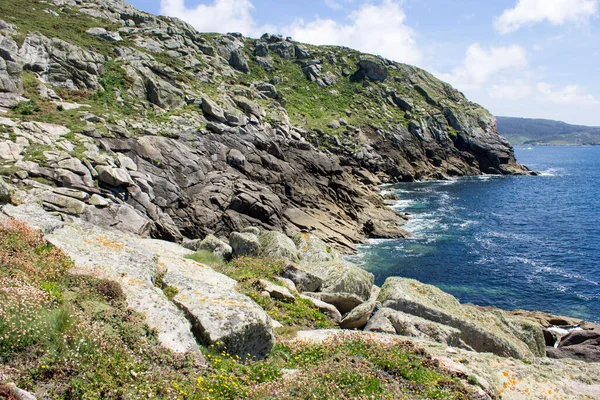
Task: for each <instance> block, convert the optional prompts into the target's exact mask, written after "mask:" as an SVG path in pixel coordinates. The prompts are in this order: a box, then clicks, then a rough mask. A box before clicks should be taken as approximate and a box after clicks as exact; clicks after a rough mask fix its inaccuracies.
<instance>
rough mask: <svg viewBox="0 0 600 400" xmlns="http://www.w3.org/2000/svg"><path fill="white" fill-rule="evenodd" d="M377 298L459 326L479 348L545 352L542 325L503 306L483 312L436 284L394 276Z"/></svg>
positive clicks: (524, 354)
mask: <svg viewBox="0 0 600 400" xmlns="http://www.w3.org/2000/svg"><path fill="white" fill-rule="evenodd" d="M377 300H378V301H379V302H380V303H381V304H382V305H383V306H384V307H388V308H391V309H394V310H397V311H402V312H404V313H407V314H410V315H415V316H418V317H421V318H425V319H427V320H430V321H433V322H437V323H441V324H443V325H447V326H450V327H453V328H456V329H458V330H459V331H460V332H461V339H462V340H463V341H464V342H465V343H466V344H467V345H468V346H470V347H472V348H473V349H474V350H476V351H479V352H491V353H494V354H497V355H500V356H503V357H514V358H519V359H531V358H533V357H543V356H545V355H546V349H545V340H544V335H543V333H542V329H541V327H540V326H539V325H537V324H534V323H532V322H529V321H526V320H523V319H520V318H515V317H509V316H508V315H507V314H506V313H505V312H503V311H501V310H494V311H488V312H484V311H481V310H479V309H477V308H476V307H473V306H466V305H462V304H460V303H459V302H458V300H457V299H456V298H454V297H453V296H451V295H449V294H447V293H444V292H443V291H441V290H440V289H438V288H436V287H435V286H431V285H426V284H423V283H421V282H418V281H416V280H413V279H405V278H396V277H392V278H388V279H387V280H386V281H385V283H384V285H383V287H382V288H381V292H380V294H379V296H378V298H377Z"/></svg>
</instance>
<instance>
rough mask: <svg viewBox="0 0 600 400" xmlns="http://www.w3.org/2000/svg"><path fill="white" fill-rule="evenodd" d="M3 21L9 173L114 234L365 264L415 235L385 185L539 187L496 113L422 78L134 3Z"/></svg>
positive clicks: (9, 12)
mask: <svg viewBox="0 0 600 400" xmlns="http://www.w3.org/2000/svg"><path fill="white" fill-rule="evenodd" d="M0 15H2V18H3V21H0V111H2V112H4V116H3V117H2V118H0V138H1V141H0V150H1V151H0V161H1V162H2V164H1V165H0V172H1V173H2V174H3V175H5V176H8V177H10V178H11V179H13V181H14V183H17V184H19V185H21V186H22V187H26V188H28V189H31V190H29V192H28V193H29V194H28V196H32V197H33V198H35V199H37V200H41V201H42V202H43V205H44V206H45V207H46V208H48V209H52V210H57V211H61V212H66V213H69V214H74V215H78V216H81V217H82V218H84V219H86V220H88V221H92V222H94V223H97V224H100V225H110V226H113V227H117V228H119V229H122V230H126V231H132V232H134V233H137V234H142V235H148V234H149V235H152V236H154V237H160V238H165V239H169V240H181V238H182V236H187V237H192V238H193V237H204V236H205V235H206V234H208V233H217V234H225V233H228V232H231V231H233V230H239V229H241V228H243V227H244V226H247V225H258V226H263V227H265V228H268V229H276V230H282V231H284V232H286V233H287V234H288V235H294V234H295V233H297V232H299V231H305V230H313V231H314V232H315V233H316V234H317V235H319V236H320V237H322V238H324V239H325V240H326V241H328V242H330V243H333V244H334V245H336V246H338V247H340V248H345V249H352V248H353V243H355V242H357V241H359V240H361V238H363V237H364V236H372V237H398V236H402V235H403V234H404V232H403V231H402V230H401V229H400V228H399V226H401V225H402V223H403V222H404V221H403V220H402V218H401V217H399V216H397V215H395V214H394V213H393V212H391V211H390V210H389V209H387V208H386V207H385V206H384V203H383V199H382V198H381V196H380V195H379V194H378V193H377V187H376V185H378V184H381V183H388V182H398V181H412V180H415V179H445V178H447V177H453V176H461V175H474V174H480V173H491V174H522V173H528V170H527V169H526V168H524V167H522V166H521V165H519V164H518V163H517V162H516V161H515V159H514V154H513V150H512V147H511V146H510V144H509V143H508V142H507V141H506V140H504V139H503V138H501V137H500V136H498V134H497V132H496V124H495V119H494V117H493V116H492V115H490V114H489V113H488V112H487V111H486V110H485V109H483V108H481V107H480V106H478V105H476V104H474V103H471V102H469V101H468V100H467V99H466V98H465V97H464V96H463V95H462V94H461V93H460V92H458V91H456V90H455V89H453V88H452V87H450V86H449V85H448V84H445V83H443V82H441V81H439V80H437V79H435V78H434V77H433V76H431V75H430V74H428V73H427V72H425V71H423V70H420V69H418V68H415V67H412V66H408V65H404V64H399V63H394V62H391V61H389V60H385V59H381V58H378V57H373V56H369V55H364V54H360V53H358V52H356V51H354V50H351V49H347V48H341V47H325V46H320V47H317V46H309V45H302V44H300V43H296V42H293V41H291V40H288V39H283V38H281V37H279V36H273V35H268V34H265V35H264V36H263V37H261V38H260V39H258V40H255V39H248V38H244V37H243V36H241V35H239V34H229V35H217V34H202V33H199V32H197V31H195V30H194V29H193V28H192V27H191V26H189V25H187V24H185V23H183V22H182V21H180V20H177V19H172V18H166V17H155V16H152V15H150V14H147V13H144V12H141V11H138V10H136V9H135V8H133V7H132V6H131V5H129V4H127V3H125V2H123V1H120V0H103V1H87V0H78V1H75V0H52V1H48V2H46V1H38V0H27V1H20V0H19V1H17V0H3V1H2V2H1V3H0ZM67 189H68V190H67ZM21 201H23V199H21Z"/></svg>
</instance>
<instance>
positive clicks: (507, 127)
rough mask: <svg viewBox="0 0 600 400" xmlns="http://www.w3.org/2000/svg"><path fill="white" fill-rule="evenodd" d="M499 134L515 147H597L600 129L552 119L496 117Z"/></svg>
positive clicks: (599, 141)
mask: <svg viewBox="0 0 600 400" xmlns="http://www.w3.org/2000/svg"><path fill="white" fill-rule="evenodd" d="M496 120H497V121H498V132H499V133H500V134H501V135H502V136H504V137H505V138H507V139H508V140H509V141H510V142H511V143H512V144H513V145H521V144H525V145H577V146H580V145H597V144H600V127H593V126H583V125H570V124H567V123H564V122H561V121H553V120H550V119H531V118H513V117H496Z"/></svg>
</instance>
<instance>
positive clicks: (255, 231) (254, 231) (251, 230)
mask: <svg viewBox="0 0 600 400" xmlns="http://www.w3.org/2000/svg"><path fill="white" fill-rule="evenodd" d="M240 232H242V233H251V234H253V235H256V236H257V237H258V236H260V229H259V228H257V227H256V226H247V227H245V228H244V229H242V230H241V231H240Z"/></svg>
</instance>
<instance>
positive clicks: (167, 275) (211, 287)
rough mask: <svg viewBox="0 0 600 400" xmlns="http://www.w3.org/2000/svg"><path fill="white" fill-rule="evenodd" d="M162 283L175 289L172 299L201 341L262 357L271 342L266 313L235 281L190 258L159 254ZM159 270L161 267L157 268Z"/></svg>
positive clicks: (270, 322) (232, 352)
mask: <svg viewBox="0 0 600 400" xmlns="http://www.w3.org/2000/svg"><path fill="white" fill-rule="evenodd" d="M158 265H159V266H160V268H163V271H162V273H163V274H164V275H163V276H162V280H163V282H164V284H166V285H168V286H171V287H173V288H176V289H177V294H176V295H175V296H174V297H173V302H174V303H175V304H176V305H177V306H178V307H179V308H180V309H181V310H183V312H184V314H185V315H186V316H187V318H188V319H189V320H190V322H191V324H192V332H193V333H194V335H195V336H196V338H197V340H198V341H199V342H200V343H201V344H203V345H206V346H208V345H215V346H216V347H217V348H218V349H222V350H226V351H227V352H228V353H229V354H232V355H237V356H239V357H240V358H241V359H244V360H245V359H246V358H248V357H259V358H262V357H264V356H265V355H266V354H267V353H268V352H269V350H271V347H272V346H273V343H274V340H275V338H274V335H273V325H272V320H271V318H270V317H269V316H268V315H267V313H266V312H265V311H264V310H263V309H262V308H261V307H260V306H259V305H258V304H256V303H255V302H254V301H252V300H251V299H250V298H249V297H247V296H245V295H243V294H240V293H238V292H236V289H235V287H236V285H237V282H236V281H234V280H233V279H230V278H228V277H226V276H224V275H221V274H218V273H216V272H215V271H213V270H212V269H210V268H206V267H203V266H201V265H200V264H198V263H195V262H193V261H190V260H184V259H181V258H179V259H177V258H175V257H167V256H160V255H159V257H158ZM159 272H161V271H159Z"/></svg>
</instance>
